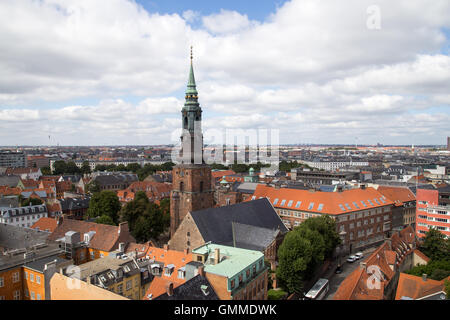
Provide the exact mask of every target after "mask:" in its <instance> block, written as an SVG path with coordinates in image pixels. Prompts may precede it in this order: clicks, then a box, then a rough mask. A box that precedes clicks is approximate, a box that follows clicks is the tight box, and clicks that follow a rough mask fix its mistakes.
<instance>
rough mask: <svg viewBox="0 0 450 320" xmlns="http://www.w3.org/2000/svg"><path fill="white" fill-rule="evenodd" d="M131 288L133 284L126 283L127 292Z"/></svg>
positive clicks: (130, 282)
mask: <svg viewBox="0 0 450 320" xmlns="http://www.w3.org/2000/svg"><path fill="white" fill-rule="evenodd" d="M132 287H133V283H132V281H131V280H129V281H127V290H130V289H131V288H132Z"/></svg>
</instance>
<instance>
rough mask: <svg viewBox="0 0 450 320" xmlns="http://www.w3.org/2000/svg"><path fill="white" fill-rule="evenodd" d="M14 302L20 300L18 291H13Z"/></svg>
mask: <svg viewBox="0 0 450 320" xmlns="http://www.w3.org/2000/svg"><path fill="white" fill-rule="evenodd" d="M14 300H20V291H19V290H16V291H14Z"/></svg>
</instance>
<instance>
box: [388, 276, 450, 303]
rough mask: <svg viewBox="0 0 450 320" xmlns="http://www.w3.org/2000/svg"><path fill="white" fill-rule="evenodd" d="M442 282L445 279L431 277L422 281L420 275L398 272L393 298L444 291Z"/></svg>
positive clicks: (416, 296)
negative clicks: (395, 291) (438, 279)
mask: <svg viewBox="0 0 450 320" xmlns="http://www.w3.org/2000/svg"><path fill="white" fill-rule="evenodd" d="M448 278H450V277H448ZM448 278H447V279H448ZM444 282H445V279H444V280H441V281H436V280H432V279H427V280H426V281H423V279H422V277H418V276H414V275H411V274H406V273H400V277H399V279H398V285H397V293H396V295H395V300H400V299H401V298H402V297H409V298H412V299H419V298H423V297H426V296H428V295H431V294H434V293H438V292H441V291H444Z"/></svg>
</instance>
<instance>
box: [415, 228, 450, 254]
mask: <svg viewBox="0 0 450 320" xmlns="http://www.w3.org/2000/svg"><path fill="white" fill-rule="evenodd" d="M420 251H422V252H423V253H424V254H425V255H426V256H428V257H429V258H430V259H431V260H446V259H447V260H449V259H450V240H448V239H446V237H445V235H444V234H443V233H441V232H440V231H439V230H436V229H434V228H430V229H429V230H428V231H427V233H426V234H425V237H424V238H423V242H422V244H421V245H420Z"/></svg>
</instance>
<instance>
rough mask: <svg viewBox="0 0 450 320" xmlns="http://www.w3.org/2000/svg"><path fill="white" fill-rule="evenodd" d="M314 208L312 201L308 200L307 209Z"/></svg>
mask: <svg viewBox="0 0 450 320" xmlns="http://www.w3.org/2000/svg"><path fill="white" fill-rule="evenodd" d="M312 208H314V202H310V203H309V206H308V210H312Z"/></svg>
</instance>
